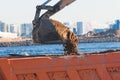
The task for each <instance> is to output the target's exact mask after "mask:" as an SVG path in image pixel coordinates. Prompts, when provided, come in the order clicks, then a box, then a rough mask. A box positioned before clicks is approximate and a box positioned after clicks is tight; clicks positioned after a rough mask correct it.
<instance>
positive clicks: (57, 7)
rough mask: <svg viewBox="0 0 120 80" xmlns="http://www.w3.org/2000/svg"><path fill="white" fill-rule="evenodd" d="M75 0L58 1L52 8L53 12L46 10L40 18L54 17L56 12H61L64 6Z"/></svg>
mask: <svg viewBox="0 0 120 80" xmlns="http://www.w3.org/2000/svg"><path fill="white" fill-rule="evenodd" d="M74 1H75V0H60V1H59V2H58V3H56V4H55V5H54V6H53V10H48V11H47V12H46V13H44V14H43V15H42V16H41V17H43V16H46V15H47V16H48V17H50V16H52V15H54V14H55V13H56V12H58V11H60V10H62V9H63V8H64V7H65V6H67V5H69V4H71V3H72V2H74Z"/></svg>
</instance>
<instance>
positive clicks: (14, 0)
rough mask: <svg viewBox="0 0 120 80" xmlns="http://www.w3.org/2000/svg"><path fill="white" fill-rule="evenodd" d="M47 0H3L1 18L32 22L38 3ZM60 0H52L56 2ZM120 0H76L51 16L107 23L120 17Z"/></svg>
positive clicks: (70, 20)
mask: <svg viewBox="0 0 120 80" xmlns="http://www.w3.org/2000/svg"><path fill="white" fill-rule="evenodd" d="M44 1H45V0H40V1H39V0H19V1H18V0H10V1H8V0H3V1H1V3H0V10H1V14H0V20H2V21H3V22H5V23H8V24H15V23H24V22H25V23H30V22H32V20H33V18H34V14H35V9H36V8H35V7H36V5H40V4H42V3H43V2H44ZM57 1H59V0H52V1H51V3H50V4H54V3H56V2H57ZM119 3H120V0H90V1H88V0H76V1H75V2H74V3H72V4H71V5H69V6H67V7H66V8H64V9H63V10H61V11H59V12H58V13H56V14H55V15H53V16H52V17H51V18H53V19H56V20H59V21H61V22H77V21H87V22H89V21H95V22H98V23H99V24H107V23H108V22H111V21H113V20H115V19H120V11H119V9H120V5H119Z"/></svg>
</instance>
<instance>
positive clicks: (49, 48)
mask: <svg viewBox="0 0 120 80" xmlns="http://www.w3.org/2000/svg"><path fill="white" fill-rule="evenodd" d="M116 49H120V42H103V43H80V44H79V46H78V50H79V51H80V52H82V53H91V52H100V51H106V50H116ZM25 53H27V54H29V55H44V54H63V53H64V51H63V46H62V45H61V44H47V45H34V46H16V47H0V56H9V54H20V55H23V54H25Z"/></svg>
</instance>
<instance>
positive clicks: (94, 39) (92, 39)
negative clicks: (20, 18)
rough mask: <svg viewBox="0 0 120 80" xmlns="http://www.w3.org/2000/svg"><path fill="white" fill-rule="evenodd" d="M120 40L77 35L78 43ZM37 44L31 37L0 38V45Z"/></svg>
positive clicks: (118, 39) (117, 39)
mask: <svg viewBox="0 0 120 80" xmlns="http://www.w3.org/2000/svg"><path fill="white" fill-rule="evenodd" d="M97 42H120V37H79V43H97ZM45 44H62V42H61V41H50V42H46V43H45ZM31 45H37V44H36V43H33V41H32V39H19V38H18V39H17V38H15V39H0V47H9V46H31Z"/></svg>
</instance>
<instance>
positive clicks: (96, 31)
mask: <svg viewBox="0 0 120 80" xmlns="http://www.w3.org/2000/svg"><path fill="white" fill-rule="evenodd" d="M105 30H106V29H94V30H93V31H94V32H95V33H100V32H105Z"/></svg>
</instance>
